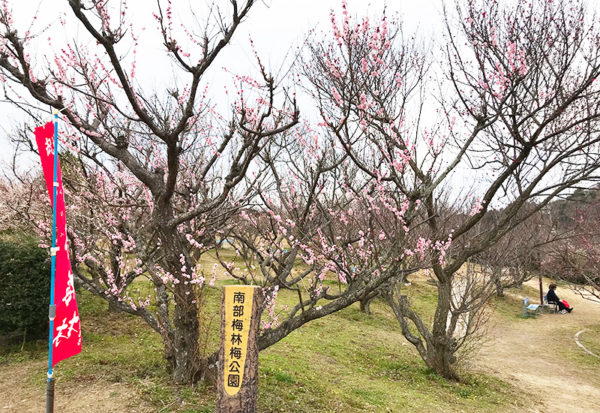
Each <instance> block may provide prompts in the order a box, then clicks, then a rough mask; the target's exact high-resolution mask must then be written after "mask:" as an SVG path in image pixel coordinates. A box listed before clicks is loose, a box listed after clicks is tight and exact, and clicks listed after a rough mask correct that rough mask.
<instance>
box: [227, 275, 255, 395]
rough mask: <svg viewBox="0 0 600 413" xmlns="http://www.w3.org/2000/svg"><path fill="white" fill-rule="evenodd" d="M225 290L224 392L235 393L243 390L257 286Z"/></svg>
mask: <svg viewBox="0 0 600 413" xmlns="http://www.w3.org/2000/svg"><path fill="white" fill-rule="evenodd" d="M224 289H225V364H224V366H223V368H224V370H225V374H224V380H225V391H226V392H227V394H228V395H230V396H233V395H235V394H237V393H238V392H239V391H240V388H241V387H242V382H243V380H244V366H245V365H246V353H247V352H248V333H249V331H250V317H251V315H252V301H253V298H254V290H255V289H256V287H253V286H249V285H228V286H226V287H224Z"/></svg>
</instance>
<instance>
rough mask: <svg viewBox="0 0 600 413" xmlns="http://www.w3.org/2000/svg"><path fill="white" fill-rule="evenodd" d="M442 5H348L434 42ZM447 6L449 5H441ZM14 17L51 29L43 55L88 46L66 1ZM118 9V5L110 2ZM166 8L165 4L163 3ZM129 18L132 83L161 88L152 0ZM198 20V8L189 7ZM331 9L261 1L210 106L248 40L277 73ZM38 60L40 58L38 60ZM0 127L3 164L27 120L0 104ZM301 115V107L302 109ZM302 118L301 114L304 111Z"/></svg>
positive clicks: (245, 64)
mask: <svg viewBox="0 0 600 413" xmlns="http://www.w3.org/2000/svg"><path fill="white" fill-rule="evenodd" d="M443 1H444V0H419V1H413V0H387V1H383V0H348V9H349V10H350V13H351V14H353V15H357V16H363V15H370V16H374V17H377V16H379V15H380V12H381V10H383V7H384V6H385V7H387V11H388V15H392V14H398V15H399V16H400V17H401V19H402V21H403V22H404V23H405V29H406V31H407V32H413V31H416V30H417V29H418V31H419V32H420V35H421V36H423V37H424V38H425V39H431V38H432V37H436V35H435V34H434V33H435V32H436V26H439V23H440V22H441V9H442V2H443ZM445 1H446V2H447V3H448V4H449V5H453V4H454V1H452V0H445ZM8 3H9V5H10V7H12V10H13V12H14V16H15V21H16V25H17V27H18V28H19V30H20V31H21V32H24V31H25V30H26V29H27V28H28V27H29V25H30V24H31V22H32V19H33V16H34V15H36V11H37V16H38V18H37V21H36V22H37V23H38V24H40V26H41V25H45V24H50V25H51V28H50V29H49V30H48V31H47V32H45V33H44V34H43V35H42V36H40V44H39V45H38V50H36V51H37V52H39V53H40V54H41V53H44V52H46V53H47V46H46V38H47V37H48V36H52V38H53V41H52V43H53V45H54V47H58V46H59V45H62V44H64V43H65V42H67V41H71V40H74V41H75V42H77V43H80V44H81V43H83V44H87V43H90V36H89V35H88V34H87V33H86V32H85V31H84V30H83V29H81V28H79V27H77V26H75V25H73V26H69V22H74V19H75V18H74V17H72V12H71V11H70V9H69V7H68V4H67V0H8ZM113 3H115V4H118V0H113ZM163 3H164V4H166V0H163ZM173 3H174V4H175V7H181V8H180V9H179V10H177V9H175V13H174V16H175V24H177V23H178V21H179V20H181V21H186V20H188V21H189V13H187V11H188V10H189V4H190V2H188V1H187V0H173ZM191 3H192V4H194V5H195V4H201V5H202V4H206V3H208V0H206V1H198V0H193V1H192V2H191ZM217 3H218V4H219V5H221V6H222V7H223V8H224V10H230V7H228V5H229V1H228V0H217ZM128 6H129V11H130V13H129V15H130V19H131V21H132V23H133V24H134V28H135V27H137V31H138V33H140V32H141V30H140V29H141V28H142V27H145V28H146V30H145V31H144V32H143V35H142V36H141V39H140V47H139V49H138V52H137V67H138V69H137V78H138V81H139V82H141V83H142V84H143V86H144V87H145V88H151V89H164V88H165V87H166V86H167V83H165V81H168V80H169V79H170V78H171V76H170V73H169V72H170V67H169V65H170V64H171V63H169V60H168V59H157V56H161V57H164V56H165V53H164V51H163V50H164V47H163V46H162V44H161V41H160V39H159V38H158V37H157V36H158V34H157V30H156V27H157V24H156V23H155V21H154V19H153V17H152V12H155V11H156V10H157V8H156V2H155V1H154V0H129V1H128ZM194 8H195V10H198V11H199V12H198V15H199V17H200V18H202V12H201V11H202V9H203V6H198V7H197V6H194ZM331 9H334V10H335V11H336V14H337V15H340V12H341V0H260V1H259V2H258V4H257V5H256V6H255V7H254V8H253V9H252V10H251V12H250V15H249V17H248V18H247V19H246V21H244V22H243V23H242V25H241V26H240V27H239V29H238V31H237V32H236V34H235V35H234V38H233V40H232V42H231V44H230V46H229V47H228V48H226V49H225V50H224V52H223V53H222V55H221V56H220V57H219V59H218V60H217V61H216V62H215V64H214V66H213V68H212V70H211V71H210V73H208V75H207V80H208V81H209V82H210V83H211V84H212V87H211V97H212V99H213V101H216V102H222V103H224V104H226V103H228V102H226V101H223V99H224V94H223V93H222V92H223V84H224V83H227V82H228V79H230V78H231V75H227V74H224V72H223V70H222V69H221V68H222V67H227V68H228V69H229V70H231V71H233V72H235V73H238V74H245V73H249V72H253V71H254V70H255V69H256V62H255V61H254V57H253V56H252V52H251V50H250V47H249V38H250V37H252V39H253V40H254V43H255V46H256V49H257V51H258V53H259V56H260V57H261V59H262V61H263V63H264V64H265V65H266V66H267V69H270V70H272V71H273V72H277V70H278V69H279V68H280V66H281V64H282V62H283V60H284V58H285V57H286V56H288V54H293V52H294V49H295V48H296V47H297V46H299V45H301V43H302V41H303V39H304V38H305V36H306V35H307V33H308V32H309V30H311V29H313V28H318V29H324V30H327V29H328V28H329V12H330V10H331ZM63 12H66V13H67V14H66V15H67V22H68V23H67V26H65V27H63V26H62V25H61V24H60V22H59V19H58V16H59V14H60V13H63ZM36 51H34V52H32V61H33V62H35V61H36V54H35V52H36ZM38 60H39V59H38ZM0 110H1V111H2V113H3V115H4V116H2V119H3V121H2V123H1V124H0V161H6V160H7V159H8V156H9V154H10V153H11V150H10V147H9V143H8V141H7V134H8V133H10V131H11V130H12V129H13V128H14V127H15V125H17V124H20V123H22V122H24V121H25V120H26V118H25V116H24V115H23V114H22V112H20V111H18V110H15V109H14V108H13V107H12V106H11V105H9V104H7V103H0ZM301 110H302V108H301ZM304 113H306V111H304Z"/></svg>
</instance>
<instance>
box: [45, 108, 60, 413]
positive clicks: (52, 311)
mask: <svg viewBox="0 0 600 413" xmlns="http://www.w3.org/2000/svg"><path fill="white" fill-rule="evenodd" d="M57 190H58V111H57V110H56V109H55V110H54V173H53V177H52V248H50V255H51V260H52V261H51V269H50V306H49V308H48V320H49V321H50V325H49V330H50V331H49V333H48V382H47V384H46V413H52V412H54V379H53V377H52V347H53V345H52V344H53V340H54V317H55V316H56V305H55V304H54V279H55V274H56V252H57V250H58V248H57V247H56V204H57V202H56V192H57Z"/></svg>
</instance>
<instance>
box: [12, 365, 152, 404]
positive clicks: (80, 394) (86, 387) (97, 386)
mask: <svg viewBox="0 0 600 413" xmlns="http://www.w3.org/2000/svg"><path fill="white" fill-rule="evenodd" d="M46 368H47V363H46V362H43V361H42V362H40V361H32V362H25V363H19V364H15V365H5V366H2V373H1V374H0V412H7V413H8V412H19V413H25V412H32V413H33V412H35V413H39V412H41V411H44V407H43V406H45V403H46V399H45V397H46V393H45V391H41V389H44V390H45V386H44V385H43V384H42V385H39V383H33V382H32V380H31V377H32V376H35V377H37V376H40V375H39V374H37V372H44V371H45V369H46ZM39 378H40V382H43V379H44V378H43V376H40V377H39ZM92 406H93V407H92ZM54 411H55V412H60V413H63V412H64V413H81V412H91V411H94V412H110V413H113V412H115V413H116V412H120V413H121V412H130V413H146V412H154V411H156V409H155V408H153V407H152V406H150V405H148V404H147V403H145V402H144V401H143V400H142V399H141V398H140V397H139V394H137V391H136V390H135V389H133V388H130V387H129V386H126V385H124V384H122V383H111V382H108V381H105V380H102V378H99V377H90V378H89V380H80V381H78V382H75V383H73V382H67V383H62V382H60V381H59V382H57V391H56V398H55V404H54Z"/></svg>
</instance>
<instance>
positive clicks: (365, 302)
mask: <svg viewBox="0 0 600 413" xmlns="http://www.w3.org/2000/svg"><path fill="white" fill-rule="evenodd" d="M371 301H373V298H369V296H368V295H366V294H365V295H363V297H362V298H361V299H360V311H362V312H363V313H365V314H368V315H370V314H371Z"/></svg>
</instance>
